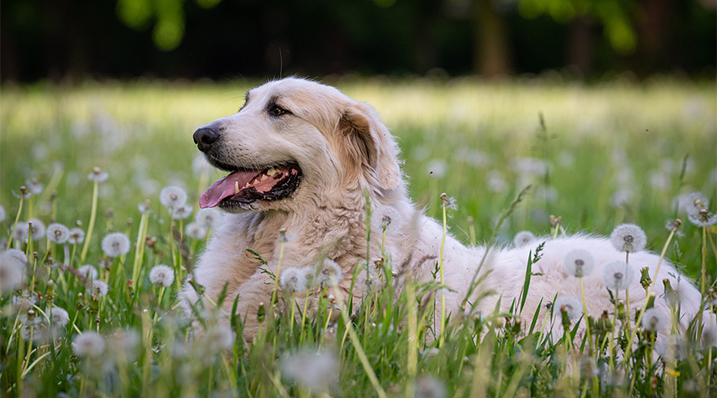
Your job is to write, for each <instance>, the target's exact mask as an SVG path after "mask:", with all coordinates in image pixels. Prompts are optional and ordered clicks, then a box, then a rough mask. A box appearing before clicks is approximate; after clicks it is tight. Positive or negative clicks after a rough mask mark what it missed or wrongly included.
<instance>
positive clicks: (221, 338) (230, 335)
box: [205, 323, 235, 353]
mask: <svg viewBox="0 0 717 398" xmlns="http://www.w3.org/2000/svg"><path fill="white" fill-rule="evenodd" d="M205 334H206V339H207V340H206V341H207V342H208V343H209V347H208V348H209V350H210V351H211V352H214V353H216V352H222V351H226V350H230V349H231V348H232V347H233V346H234V340H235V335H234V332H233V331H232V328H231V327H230V326H229V325H226V324H223V323H220V324H218V325H214V326H212V327H210V328H209V329H208V330H207V331H206V332H205Z"/></svg>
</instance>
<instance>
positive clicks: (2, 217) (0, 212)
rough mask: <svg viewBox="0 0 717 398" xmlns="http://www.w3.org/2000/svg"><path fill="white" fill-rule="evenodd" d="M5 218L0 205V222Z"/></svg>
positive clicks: (3, 210)
mask: <svg viewBox="0 0 717 398" xmlns="http://www.w3.org/2000/svg"><path fill="white" fill-rule="evenodd" d="M5 217H6V215H5V208H4V207H2V205H0V222H3V221H5Z"/></svg>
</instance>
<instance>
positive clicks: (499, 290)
mask: <svg viewBox="0 0 717 398" xmlns="http://www.w3.org/2000/svg"><path fill="white" fill-rule="evenodd" d="M193 138H194V142H195V143H196V145H197V147H198V149H199V150H200V151H201V152H203V153H204V155H205V156H206V159H207V160H208V161H209V163H211V164H212V165H213V166H215V167H216V168H218V169H220V170H223V171H225V172H227V173H228V175H227V176H226V177H224V178H222V179H220V180H218V181H217V182H215V183H214V184H213V185H212V186H211V187H210V188H209V189H208V190H207V191H206V193H204V194H203V195H202V197H201V198H200V201H199V203H200V207H202V208H210V207H219V208H221V209H222V210H224V211H225V212H226V213H228V214H227V215H226V216H225V217H224V218H223V221H222V223H221V225H219V226H218V227H217V228H216V230H215V233H214V234H213V235H212V237H211V239H210V241H209V242H208V244H207V247H206V250H205V251H204V253H203V254H202V255H201V256H200V258H199V260H198V262H197V264H196V268H195V270H194V272H193V276H192V280H191V281H190V282H188V283H186V284H185V287H184V289H183V292H182V299H183V300H184V302H185V303H186V304H187V305H189V304H192V305H193V304H195V303H197V301H198V300H200V299H204V300H205V301H209V302H212V303H214V302H216V300H217V299H218V296H220V294H221V292H222V291H225V292H226V298H225V299H224V301H223V304H222V310H223V312H224V313H225V314H230V313H231V312H232V308H233V306H234V302H235V299H236V298H237V296H238V299H237V300H236V313H235V314H232V315H239V316H241V317H242V318H243V319H244V322H245V325H244V329H243V331H244V335H245V337H246V338H247V339H251V337H252V336H254V335H255V334H256V332H257V329H258V328H259V320H258V319H257V316H256V314H257V311H258V309H259V306H260V305H262V303H269V301H270V299H271V295H272V291H273V289H274V286H275V282H274V280H273V279H272V276H271V275H270V273H268V272H265V270H264V269H263V268H267V269H268V270H269V271H270V272H271V273H273V274H274V275H275V276H277V277H278V275H276V274H277V272H280V271H281V270H283V271H285V270H287V269H289V268H294V267H299V268H300V267H309V266H312V265H313V264H316V263H317V262H320V261H322V260H323V259H330V260H333V261H335V262H336V263H337V264H338V265H339V266H340V267H341V269H342V271H343V273H342V275H343V277H342V279H341V280H340V281H339V283H338V287H339V288H340V290H341V291H342V292H344V293H345V294H353V295H355V296H357V297H360V296H361V295H362V294H363V292H364V289H365V286H366V283H365V282H366V281H363V282H361V281H359V282H357V283H355V285H354V290H353V291H352V290H351V286H352V283H351V282H352V281H351V279H352V275H353V274H354V272H353V271H354V269H355V267H357V266H360V265H359V264H361V263H362V261H365V260H367V258H366V256H367V253H368V255H369V257H370V258H369V260H372V259H373V258H380V257H382V256H383V255H384V253H385V254H386V255H387V256H388V257H390V258H391V260H392V261H391V263H392V266H393V273H395V274H396V275H409V277H410V278H415V280H416V281H418V282H419V283H423V282H428V281H433V280H435V279H437V278H438V276H437V275H436V272H435V265H436V263H438V259H439V256H441V252H442V253H443V258H442V262H443V267H444V278H445V280H444V285H445V286H446V289H443V290H442V292H441V293H440V294H441V295H442V296H443V297H445V308H446V310H447V313H448V314H454V315H455V314H459V313H461V312H464V311H466V308H467V307H468V306H470V307H471V308H470V311H475V312H479V313H482V314H490V313H492V312H493V311H494V310H495V309H496V308H499V309H501V310H503V311H506V310H508V309H509V308H510V306H511V305H513V304H515V303H516V302H518V300H520V301H521V302H522V301H523V300H524V304H523V308H522V312H521V313H522V314H525V315H524V316H525V317H526V320H530V319H531V318H532V316H533V314H534V313H535V312H536V311H537V310H539V307H541V306H543V305H548V306H549V305H550V303H552V301H553V300H554V299H555V298H556V297H560V296H573V297H581V289H580V284H579V281H578V279H577V278H576V277H575V276H573V275H568V274H567V273H566V272H565V270H564V267H563V262H564V261H565V259H566V256H567V255H568V253H570V252H571V251H573V250H575V249H582V250H585V251H587V252H589V253H590V254H591V256H592V257H593V259H594V263H595V270H594V272H592V273H591V274H590V275H587V276H585V277H584V278H583V287H584V294H585V299H586V302H587V308H588V313H589V315H591V316H593V317H594V318H596V319H597V318H598V317H599V316H600V315H601V314H603V311H608V312H609V313H610V314H612V313H613V312H614V308H615V305H614V303H613V302H612V301H611V297H610V293H609V292H608V290H607V289H606V287H605V285H604V284H603V279H602V274H603V268H604V267H605V266H606V265H607V264H609V263H611V262H616V261H624V260H625V253H624V252H619V251H617V250H616V249H615V248H613V247H612V245H611V244H610V242H609V241H608V239H606V238H604V237H596V236H590V235H575V236H568V237H558V238H555V239H549V238H548V239H536V240H535V241H533V242H532V243H531V244H528V245H526V246H524V247H520V248H507V247H504V248H488V247H481V246H479V247H465V246H464V245H462V244H461V243H460V242H459V241H458V240H456V239H455V238H454V237H452V236H451V235H450V234H448V235H447V236H445V241H444V240H443V239H444V233H443V227H442V225H440V224H438V223H437V222H436V221H434V220H433V219H431V218H429V217H427V216H425V215H423V214H422V212H421V211H420V210H419V209H417V207H416V205H415V204H414V203H412V202H411V200H410V199H409V197H408V195H407V191H406V181H405V179H404V176H403V174H402V171H401V163H400V161H399V155H400V151H399V147H398V145H397V143H396V140H395V139H394V137H393V136H392V135H391V133H390V132H389V130H388V128H387V127H386V126H384V125H383V124H382V123H381V121H380V120H379V117H378V115H377V113H376V111H375V110H374V109H373V108H372V107H371V106H369V105H367V104H365V103H361V102H358V101H355V100H353V99H351V98H349V97H348V96H346V95H344V94H343V93H341V92H340V91H339V90H338V89H336V88H333V87H330V86H327V85H323V84H320V83H317V82H314V81H309V80H304V79H300V78H285V79H281V80H276V81H272V82H269V83H266V84H264V85H262V86H260V87H258V88H255V89H252V90H250V91H249V92H248V93H247V94H246V100H245V103H244V105H243V106H242V107H241V109H240V110H239V112H238V113H236V114H234V115H230V116H227V117H223V118H220V119H217V120H214V121H212V122H211V123H209V124H207V125H206V126H204V127H202V128H200V129H198V130H197V131H196V132H195V133H194V135H193ZM367 200H368V201H369V202H370V206H371V209H372V216H371V222H370V225H371V229H372V230H373V231H381V228H382V227H383V228H385V227H386V224H388V225H389V227H388V230H387V233H386V236H385V242H383V237H382V236H381V235H382V234H381V233H377V232H375V233H373V234H370V240H369V241H368V242H367V238H366V237H367V231H366V220H365V218H366V216H367V212H366V211H365V207H366V202H367ZM382 223H383V226H382ZM287 236H288V237H290V238H287ZM539 245H541V246H542V247H541V250H539V251H540V254H541V256H540V258H539V259H538V261H536V262H535V263H534V264H532V272H533V273H534V275H532V277H531V281H530V289H529V294H528V296H527V297H524V298H523V297H521V292H522V290H523V285H524V281H525V279H526V272H527V271H526V264H527V262H528V259H529V257H530V256H531V255H533V256H534V255H535V254H536V251H538V246H539ZM442 246H443V250H441V248H442ZM247 249H251V250H252V251H253V252H254V253H251V252H248V251H247ZM257 254H258V256H257ZM280 258H281V270H279V271H277V268H278V267H277V266H278V265H279V261H280V260H279V259H280ZM261 259H263V260H265V261H266V263H267V264H265V265H264V264H263V263H262V261H261ZM426 259H432V260H431V261H425V260H426ZM659 262H660V260H659V257H658V256H657V255H655V254H653V253H650V252H647V251H641V252H637V253H632V254H631V255H630V264H631V266H634V267H635V272H636V273H637V274H638V275H639V274H640V272H639V269H640V268H642V267H648V268H649V275H650V277H651V278H652V279H653V280H654V281H655V287H654V293H655V295H656V299H655V303H654V306H655V308H657V309H658V310H659V311H661V312H662V313H664V314H665V315H666V316H670V314H671V312H670V305H669V304H668V303H667V301H666V300H664V299H663V298H662V297H663V295H664V294H665V289H664V287H663V282H662V281H663V280H664V279H667V280H669V281H670V283H671V286H672V287H673V288H674V289H675V290H677V291H679V296H680V306H681V311H680V313H681V315H682V316H681V318H680V319H679V320H678V321H679V325H680V326H681V327H682V328H686V327H687V324H688V322H689V321H690V320H691V319H692V317H693V316H694V315H695V314H696V313H697V312H698V311H699V308H700V300H701V295H700V293H699V292H698V290H697V289H696V288H695V287H694V286H693V285H692V283H691V282H690V281H689V280H688V279H687V278H686V277H684V276H682V275H681V274H680V273H679V272H678V271H677V270H676V269H675V268H674V267H673V266H672V265H671V264H669V263H668V262H667V261H662V264H661V266H660V269H659V273H657V274H656V271H657V265H658V263H659ZM364 264H365V263H364ZM363 274H364V273H363V272H361V273H359V276H360V275H363ZM369 277H370V276H369ZM639 279H640V278H639V277H636V278H634V280H633V281H632V283H631V284H630V285H629V287H628V290H629V308H630V309H631V311H633V313H634V310H635V309H639V308H642V306H643V304H644V303H645V300H646V299H647V296H646V291H645V289H643V287H642V286H641V285H640V281H639ZM476 281H479V283H476ZM197 286H201V288H200V289H199V290H202V292H201V294H200V293H198V292H197V290H198V289H197ZM619 298H620V299H622V300H624V299H625V297H624V292H623V295H621V296H619ZM540 310H543V311H544V310H545V309H544V308H541V309H540ZM556 312H557V310H556ZM611 318H612V317H611ZM546 323H547V322H546ZM539 325H540V327H547V328H552V329H553V330H552V331H553V332H556V333H562V326H561V324H560V321H557V322H553V321H551V322H549V324H546V325H543V316H540V317H539ZM581 330H582V329H581ZM580 333H582V331H581V332H580ZM660 333H661V334H662V335H665V334H666V333H667V331H666V330H663V331H662V332H660ZM663 337H664V336H663Z"/></svg>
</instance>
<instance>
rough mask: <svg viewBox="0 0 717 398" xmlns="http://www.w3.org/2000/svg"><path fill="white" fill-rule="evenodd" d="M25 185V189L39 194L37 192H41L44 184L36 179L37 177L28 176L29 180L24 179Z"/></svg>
mask: <svg viewBox="0 0 717 398" xmlns="http://www.w3.org/2000/svg"><path fill="white" fill-rule="evenodd" d="M25 186H26V187H27V189H29V190H30V192H32V193H33V194H34V195H39V194H41V193H42V189H43V188H44V186H43V185H42V184H40V183H39V182H38V181H37V178H30V179H29V180H26V181H25Z"/></svg>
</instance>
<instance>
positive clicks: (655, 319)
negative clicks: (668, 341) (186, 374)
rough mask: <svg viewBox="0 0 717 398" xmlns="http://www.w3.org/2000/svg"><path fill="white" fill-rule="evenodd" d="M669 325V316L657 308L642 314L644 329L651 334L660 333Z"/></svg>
mask: <svg viewBox="0 0 717 398" xmlns="http://www.w3.org/2000/svg"><path fill="white" fill-rule="evenodd" d="M668 323H669V319H667V315H665V314H664V313H663V312H662V311H660V310H658V309H657V308H654V307H653V308H650V309H648V310H646V311H645V313H644V314H642V327H643V328H644V329H645V330H647V331H649V332H659V331H660V330H662V329H664V328H665V327H666V326H667V324H668Z"/></svg>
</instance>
